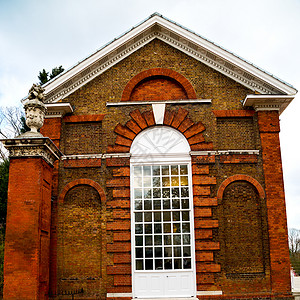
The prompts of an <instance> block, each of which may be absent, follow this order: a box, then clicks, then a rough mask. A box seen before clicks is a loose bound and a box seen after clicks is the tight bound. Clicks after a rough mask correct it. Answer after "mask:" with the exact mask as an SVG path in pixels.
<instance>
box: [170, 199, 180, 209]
mask: <svg viewBox="0 0 300 300" xmlns="http://www.w3.org/2000/svg"><path fill="white" fill-rule="evenodd" d="M172 208H173V209H179V208H180V202H179V199H173V200H172Z"/></svg>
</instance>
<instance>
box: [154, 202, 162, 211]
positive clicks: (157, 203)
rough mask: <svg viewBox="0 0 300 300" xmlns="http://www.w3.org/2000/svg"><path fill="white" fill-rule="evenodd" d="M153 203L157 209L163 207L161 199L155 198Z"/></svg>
mask: <svg viewBox="0 0 300 300" xmlns="http://www.w3.org/2000/svg"><path fill="white" fill-rule="evenodd" d="M153 204H154V209H155V210H158V209H161V200H154V201H153Z"/></svg>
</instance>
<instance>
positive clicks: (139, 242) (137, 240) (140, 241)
mask: <svg viewBox="0 0 300 300" xmlns="http://www.w3.org/2000/svg"><path fill="white" fill-rule="evenodd" d="M135 245H136V246H143V236H141V235H137V236H136V237H135Z"/></svg>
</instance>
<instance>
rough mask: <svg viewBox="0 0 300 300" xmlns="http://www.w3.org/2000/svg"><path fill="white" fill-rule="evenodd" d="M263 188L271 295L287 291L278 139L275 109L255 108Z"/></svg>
mask: <svg viewBox="0 0 300 300" xmlns="http://www.w3.org/2000/svg"><path fill="white" fill-rule="evenodd" d="M258 125H259V132H260V138H261V147H262V158H263V169H264V175H265V191H266V201H267V214H268V228H269V245H270V267H271V288H272V292H273V293H275V294H290V293H291V285H290V259H289V249H288V240H287V238H288V234H287V219H286V207H285V197H284V185H283V174H282V163H281V152H280V142H279V131H280V126H279V115H278V111H259V112H258Z"/></svg>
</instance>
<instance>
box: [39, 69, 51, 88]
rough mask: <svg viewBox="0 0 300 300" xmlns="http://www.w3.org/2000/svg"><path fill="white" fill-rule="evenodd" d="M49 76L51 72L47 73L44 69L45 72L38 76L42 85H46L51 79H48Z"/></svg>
mask: <svg viewBox="0 0 300 300" xmlns="http://www.w3.org/2000/svg"><path fill="white" fill-rule="evenodd" d="M48 76H49V72H46V70H45V69H43V71H41V72H40V73H39V75H38V79H39V80H40V82H39V83H40V84H41V85H42V84H44V83H46V82H47V81H48V80H49V79H48Z"/></svg>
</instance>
